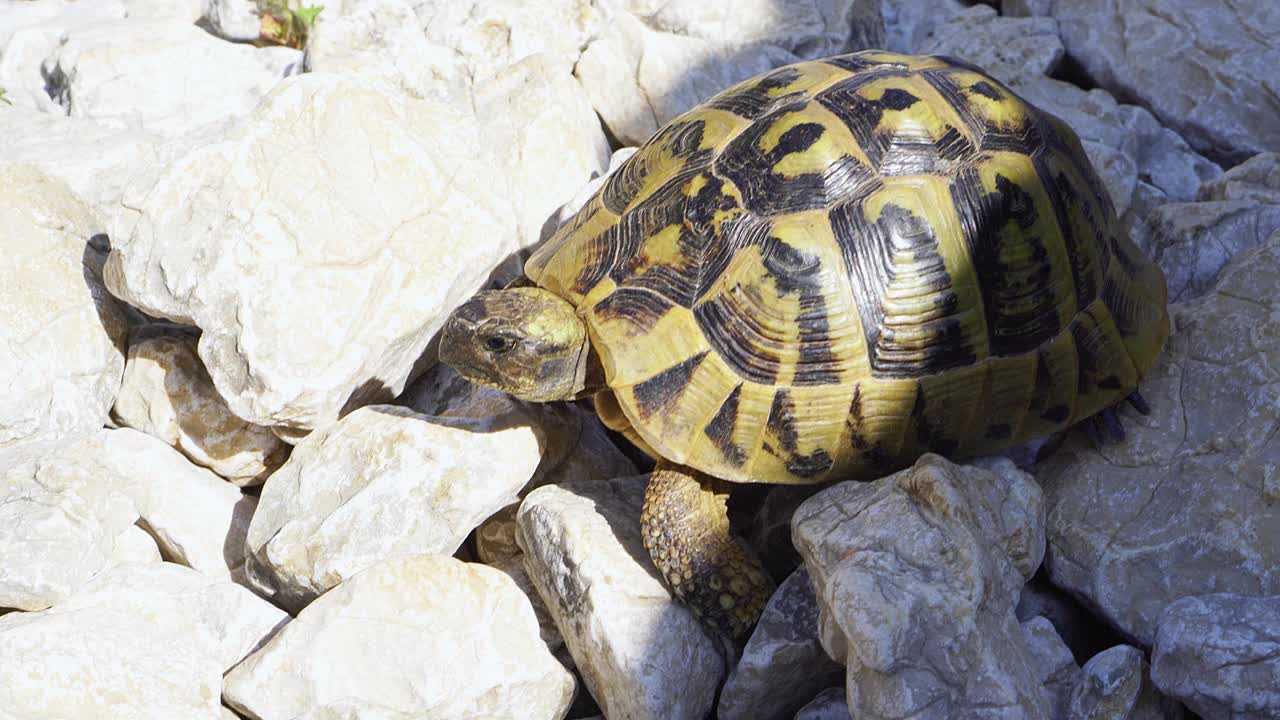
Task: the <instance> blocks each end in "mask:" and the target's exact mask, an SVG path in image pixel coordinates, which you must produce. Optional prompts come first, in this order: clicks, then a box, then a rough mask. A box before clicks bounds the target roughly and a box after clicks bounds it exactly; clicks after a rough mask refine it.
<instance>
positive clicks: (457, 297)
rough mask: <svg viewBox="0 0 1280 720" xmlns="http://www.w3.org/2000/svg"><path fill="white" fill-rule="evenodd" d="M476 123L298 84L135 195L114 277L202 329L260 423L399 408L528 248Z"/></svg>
mask: <svg viewBox="0 0 1280 720" xmlns="http://www.w3.org/2000/svg"><path fill="white" fill-rule="evenodd" d="M469 116H470V111H469V110H468V109H464V108H459V107H454V106H451V105H443V104H439V103H428V102H424V101H416V100H411V99H407V98H405V97H403V96H402V95H400V94H398V93H396V92H394V91H393V90H391V89H390V88H387V87H385V86H382V85H380V84H378V83H374V82H370V81H369V80H368V79H366V78H361V77H348V76H332V75H324V76H322V75H302V76H298V77H295V78H289V79H287V80H286V81H285V82H284V83H282V84H281V86H280V87H278V88H277V90H276V91H275V92H273V93H272V94H271V95H270V96H268V98H267V99H266V100H265V101H264V102H263V104H262V105H261V106H259V108H258V109H257V110H256V111H255V112H254V113H253V115H251V116H250V117H249V118H246V119H245V120H244V121H242V122H240V123H238V124H237V125H236V126H235V127H234V128H233V129H231V130H230V131H229V132H228V133H227V134H226V135H225V136H223V137H222V138H221V139H220V140H219V141H217V142H214V143H211V144H207V145H203V146H201V147H199V148H197V149H195V150H193V151H192V152H190V153H189V154H187V155H185V156H183V157H182V158H180V159H178V160H177V161H176V162H174V163H172V164H171V165H170V166H169V167H168V168H167V169H166V171H165V172H164V174H163V175H162V176H161V177H160V179H159V180H158V181H157V182H156V183H155V185H154V186H152V187H150V188H138V189H137V190H138V192H137V193H135V194H130V193H126V200H125V202H126V204H127V205H128V206H129V207H131V208H137V210H136V212H134V218H133V222H132V223H131V226H132V232H131V233H130V234H129V235H128V236H127V237H123V238H120V237H117V238H113V243H114V245H113V248H112V253H111V257H110V258H109V260H108V263H107V270H106V275H107V284H108V286H109V287H110V288H111V290H112V292H114V293H116V294H117V295H118V296H120V297H123V298H126V299H127V300H129V301H130V302H131V303H132V304H134V305H136V306H137V307H139V308H141V309H143V310H144V311H146V312H148V313H150V314H152V315H154V316H157V317H164V318H167V319H170V320H174V321H176V322H180V323H184V324H190V325H196V326H198V327H200V328H201V330H202V334H201V337H200V342H199V346H198V349H199V354H200V359H201V360H202V361H203V363H204V365H205V367H206V368H207V369H208V371H209V375H210V377H211V378H212V379H213V382H214V385H215V386H216V387H217V388H218V391H219V393H220V394H221V395H222V396H223V398H224V399H226V401H227V404H228V406H229V407H230V408H231V410H232V412H234V413H235V414H236V415H238V416H240V417H242V418H244V419H246V420H248V421H250V422H253V423H256V424H259V425H266V426H277V428H276V429H277V431H279V432H284V433H285V434H291V435H294V436H296V435H300V434H305V432H306V431H307V430H309V429H312V428H315V427H319V426H322V425H326V424H328V423H330V422H333V421H334V420H336V419H337V418H338V417H340V416H341V415H343V414H345V412H349V411H350V410H351V409H354V408H356V407H359V406H361V405H367V404H370V403H372V402H379V401H381V402H385V401H387V400H390V399H391V398H392V397H394V396H395V395H397V394H399V392H400V391H401V390H402V389H403V388H404V385H405V383H406V382H407V381H408V380H409V379H411V378H412V377H414V376H415V375H416V374H417V373H419V372H420V371H421V367H422V366H421V358H422V356H423V352H424V350H425V349H426V347H427V344H428V342H429V340H430V339H431V337H432V336H433V335H434V334H435V333H436V331H437V330H438V329H439V327H440V325H441V324H443V322H444V319H445V317H446V316H447V314H448V312H449V311H451V310H452V309H453V308H454V307H456V306H457V305H458V304H461V303H462V302H463V301H464V300H465V299H466V298H467V297H468V296H470V294H471V293H472V292H473V291H474V290H475V289H476V288H478V287H479V286H480V284H481V283H482V281H483V279H484V278H485V276H486V275H487V274H488V273H489V270H490V269H491V268H492V267H494V266H495V265H496V264H497V263H498V261H499V260H501V259H502V258H504V257H506V255H507V254H509V253H510V252H511V251H512V250H514V249H515V246H516V243H515V241H514V235H515V231H514V228H515V221H514V215H513V213H512V211H511V210H510V208H509V205H508V204H507V202H506V200H505V198H504V197H503V194H504V192H505V185H504V183H503V180H502V178H501V177H499V176H497V175H495V174H494V172H493V168H494V167H495V162H493V161H491V160H490V159H489V158H488V153H489V151H490V150H491V148H490V147H489V146H488V145H487V144H486V143H484V142H483V141H482V138H481V136H480V134H479V132H478V130H477V128H476V125H475V123H474V122H473V121H472V120H471V119H470V117H469Z"/></svg>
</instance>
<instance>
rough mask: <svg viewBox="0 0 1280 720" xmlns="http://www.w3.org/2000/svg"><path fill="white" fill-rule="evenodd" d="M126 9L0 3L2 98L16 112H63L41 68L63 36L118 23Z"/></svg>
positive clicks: (100, 2)
mask: <svg viewBox="0 0 1280 720" xmlns="http://www.w3.org/2000/svg"><path fill="white" fill-rule="evenodd" d="M128 5H129V3H127V2H124V0H97V1H96V2H90V3H86V2H77V1H76V0H44V1H43V2H26V1H25V0H4V2H2V3H0V87H3V88H4V89H5V90H6V93H5V99H7V100H8V101H9V102H11V103H13V105H15V106H17V107H22V108H33V109H36V110H40V111H41V112H60V113H61V112H64V111H62V110H60V109H59V108H58V106H57V104H56V103H54V102H53V100H52V99H51V98H50V97H49V93H48V92H46V91H45V79H44V75H43V74H42V73H41V70H40V66H41V63H43V62H44V59H45V58H46V57H48V56H49V55H50V53H52V52H53V51H54V50H55V49H56V48H57V47H58V43H59V42H60V41H61V40H62V38H63V36H65V35H66V34H68V33H71V32H75V31H77V30H82V29H85V28H92V27H96V26H99V25H103V24H108V23H112V22H114V21H117V20H122V19H124V18H125V17H127V16H128V15H129V7H128ZM7 137H16V136H7ZM4 149H7V148H4Z"/></svg>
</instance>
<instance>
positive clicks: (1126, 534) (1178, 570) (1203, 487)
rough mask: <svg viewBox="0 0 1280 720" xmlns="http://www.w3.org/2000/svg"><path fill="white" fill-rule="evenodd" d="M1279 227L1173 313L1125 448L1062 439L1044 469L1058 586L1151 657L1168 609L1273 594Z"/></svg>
mask: <svg viewBox="0 0 1280 720" xmlns="http://www.w3.org/2000/svg"><path fill="white" fill-rule="evenodd" d="M1278 285H1280V231H1278V232H1275V233H1273V234H1272V235H1271V237H1270V238H1269V239H1268V240H1267V242H1266V243H1264V245H1263V246H1262V247H1260V248H1258V249H1256V250H1253V251H1250V252H1247V253H1243V254H1241V255H1240V256H1238V257H1236V258H1235V260H1234V261H1233V262H1232V263H1231V265H1230V266H1228V268H1227V269H1226V270H1224V271H1223V273H1222V277H1221V279H1220V280H1219V282H1218V286H1217V287H1216V288H1215V289H1214V290H1213V291H1212V292H1210V293H1208V294H1206V295H1205V296H1203V297H1201V298H1198V299H1195V300H1192V301H1190V302H1186V303H1179V304H1177V305H1174V306H1173V308H1172V313H1171V315H1172V316H1173V320H1174V324H1175V326H1176V328H1177V331H1176V332H1175V333H1174V334H1173V336H1172V337H1171V338H1170V340H1169V344H1168V346H1167V347H1166V349H1165V351H1164V353H1163V354H1162V356H1161V358H1160V360H1159V361H1158V362H1157V364H1156V366H1155V367H1154V368H1153V369H1152V370H1151V372H1149V373H1148V375H1147V377H1146V378H1144V380H1143V382H1142V386H1141V387H1142V392H1143V394H1144V396H1145V397H1146V398H1147V401H1148V403H1149V404H1150V406H1151V409H1152V412H1151V415H1150V416H1146V417H1143V416H1139V415H1137V414H1136V413H1133V412H1131V411H1129V410H1128V409H1122V410H1121V414H1122V416H1123V421H1124V423H1125V427H1126V433H1127V439H1126V441H1125V442H1124V443H1119V444H1115V445H1108V446H1106V447H1103V448H1101V449H1099V448H1095V447H1093V446H1092V444H1090V443H1088V442H1086V441H1082V440H1081V439H1080V438H1078V437H1077V438H1075V439H1072V440H1068V441H1067V442H1066V443H1064V445H1063V446H1062V448H1060V449H1059V451H1058V452H1057V453H1055V454H1054V455H1053V456H1051V457H1049V458H1048V459H1047V460H1046V461H1045V463H1044V464H1043V466H1042V467H1041V469H1040V472H1039V473H1038V479H1039V480H1040V482H1041V484H1042V485H1043V487H1044V492H1045V498H1046V504H1047V506H1048V541H1049V550H1048V552H1047V553H1046V563H1047V567H1048V571H1049V575H1050V577H1051V579H1052V581H1053V583H1054V584H1055V585H1057V586H1059V587H1062V588H1065V589H1067V590H1069V591H1070V592H1072V593H1073V594H1074V595H1076V596H1077V597H1080V598H1082V599H1083V600H1084V601H1085V602H1086V604H1087V605H1089V606H1090V607H1091V608H1093V609H1095V610H1096V611H1097V612H1099V613H1100V614H1101V615H1102V616H1103V617H1105V618H1106V620H1107V622H1108V623H1110V624H1111V625H1113V626H1114V627H1116V628H1119V629H1120V630H1122V631H1123V632H1125V633H1126V634H1127V635H1128V636H1130V637H1132V638H1134V639H1136V641H1137V643H1138V644H1140V645H1142V646H1144V647H1150V646H1151V643H1152V642H1153V640H1154V637H1155V632H1156V622H1157V619H1158V618H1159V616H1160V612H1161V611H1162V610H1163V608H1164V607H1165V606H1166V605H1168V604H1169V603H1170V602H1173V601H1174V600H1177V599H1179V598H1182V597H1186V596H1189V595H1202V594H1205V593H1209V592H1235V593H1241V594H1250V595H1256V594H1277V593H1280V502H1277V500H1280V483H1278V482H1277V481H1276V479H1275V478H1276V475H1277V473H1276V471H1275V467H1276V463H1277V462H1278V461H1280V396H1278V395H1277V388H1278V387H1280V384H1278V383H1277V375H1276V373H1277V370H1276V368H1277V367H1280V298H1277V296H1276V292H1275V288H1276V287H1277V286H1278Z"/></svg>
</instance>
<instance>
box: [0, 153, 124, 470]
mask: <svg viewBox="0 0 1280 720" xmlns="http://www.w3.org/2000/svg"><path fill="white" fill-rule="evenodd" d="M102 229H103V228H102V225H101V223H100V222H99V220H98V218H96V217H95V216H94V214H93V211H92V210H90V209H89V208H88V207H87V206H85V204H84V203H83V202H82V201H81V200H80V199H79V198H78V197H76V195H75V194H74V193H73V192H72V191H71V190H70V189H69V188H68V187H67V186H66V185H65V184H64V183H62V182H60V181H58V180H55V179H53V178H51V177H49V176H48V175H45V174H44V173H42V172H40V171H39V170H37V169H35V168H33V167H30V166H26V165H9V164H4V163H3V162H0V308H3V309H4V322H3V323H0V377H3V378H4V392H3V393H0V450H4V449H8V448H13V447H17V446H18V445H21V444H24V443H29V442H40V441H56V440H59V439H62V438H66V437H71V436H74V435H76V434H78V433H81V432H85V431H88V430H92V429H94V428H99V427H102V425H103V423H104V422H105V421H106V419H107V412H108V411H109V410H110V408H111V403H112V402H114V401H115V396H116V392H117V391H118V390H119V389H120V376H121V373H122V372H123V370H124V352H125V350H124V343H125V336H126V333H127V329H126V327H125V316H124V311H123V310H122V309H121V307H120V306H119V304H118V303H116V301H115V299H114V298H112V297H111V296H110V295H109V294H108V293H107V292H106V290H105V288H104V287H103V284H102V275H101V273H102V261H103V257H102V251H101V248H100V247H99V246H96V245H95V243H96V241H95V240H93V238H94V237H95V236H96V235H98V234H99V233H101V232H102Z"/></svg>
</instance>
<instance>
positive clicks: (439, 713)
mask: <svg viewBox="0 0 1280 720" xmlns="http://www.w3.org/2000/svg"><path fill="white" fill-rule="evenodd" d="M574 689H575V688H574V680H573V676H572V675H571V674H570V673H569V672H568V671H567V670H565V669H564V667H562V666H561V665H560V663H559V662H557V661H556V659H555V658H554V657H552V655H551V653H550V652H549V651H548V650H547V646H546V644H545V643H544V642H543V641H542V638H541V637H539V634H538V621H537V618H536V617H535V616H534V613H533V609H532V608H531V607H530V605H529V600H528V599H527V598H526V597H525V595H524V593H522V592H520V589H519V588H518V587H516V584H515V583H514V582H512V580H511V579H510V578H509V577H507V576H506V575H505V574H503V573H502V572H500V571H498V570H494V569H493V568H490V567H486V566H484V565H474V564H468V563H463V562H460V561H458V560H454V559H453V558H448V557H441V556H436V555H407V556H402V557H398V558H395V559H393V560H388V561H385V562H382V563H379V564H377V565H374V566H373V567H371V568H369V569H367V570H365V571H364V572H361V573H359V574H356V575H354V576H353V577H351V578H349V579H347V580H346V581H344V582H343V583H342V584H341V585H339V586H338V587H336V588H334V589H333V590H331V591H329V592H328V593H325V594H324V596H322V597H320V598H319V599H317V600H316V601H315V602H313V603H311V604H310V605H309V606H307V608H306V609H305V610H303V611H302V612H301V613H299V614H298V617H297V619H296V620H294V621H293V622H291V623H290V624H289V625H287V626H285V628H284V629H283V630H281V631H280V633H278V634H277V635H276V636H275V637H274V638H272V639H271V641H270V642H268V643H267V644H266V645H265V646H264V647H263V648H262V649H261V650H258V651H257V652H255V653H254V654H253V655H251V656H249V657H248V658H247V659H246V660H245V661H244V662H242V663H240V664H239V665H237V666H236V667H235V668H233V669H232V670H231V672H229V673H228V674H227V677H226V683H225V688H224V692H223V699H224V700H225V701H226V703H227V704H228V705H230V706H231V707H233V708H235V709H237V710H239V711H240V712H242V713H245V714H247V715H249V716H250V717H256V718H276V717H280V718H294V717H297V716H299V715H303V714H305V713H308V712H316V711H317V710H318V709H319V708H323V707H325V706H329V705H334V704H336V703H339V702H347V703H355V702H361V703H366V702H367V703H368V704H371V705H373V706H375V707H379V708H380V709H385V710H386V711H395V712H399V713H407V714H409V715H410V716H412V717H441V718H445V717H447V718H481V717H483V718H529V719H530V720H534V719H536V718H551V719H557V720H558V718H561V717H563V715H564V712H565V710H566V709H567V708H568V707H569V703H570V702H571V701H572V700H573V694H574ZM320 717H323V715H321V716H320ZM383 717H386V714H385V713H383Z"/></svg>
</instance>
